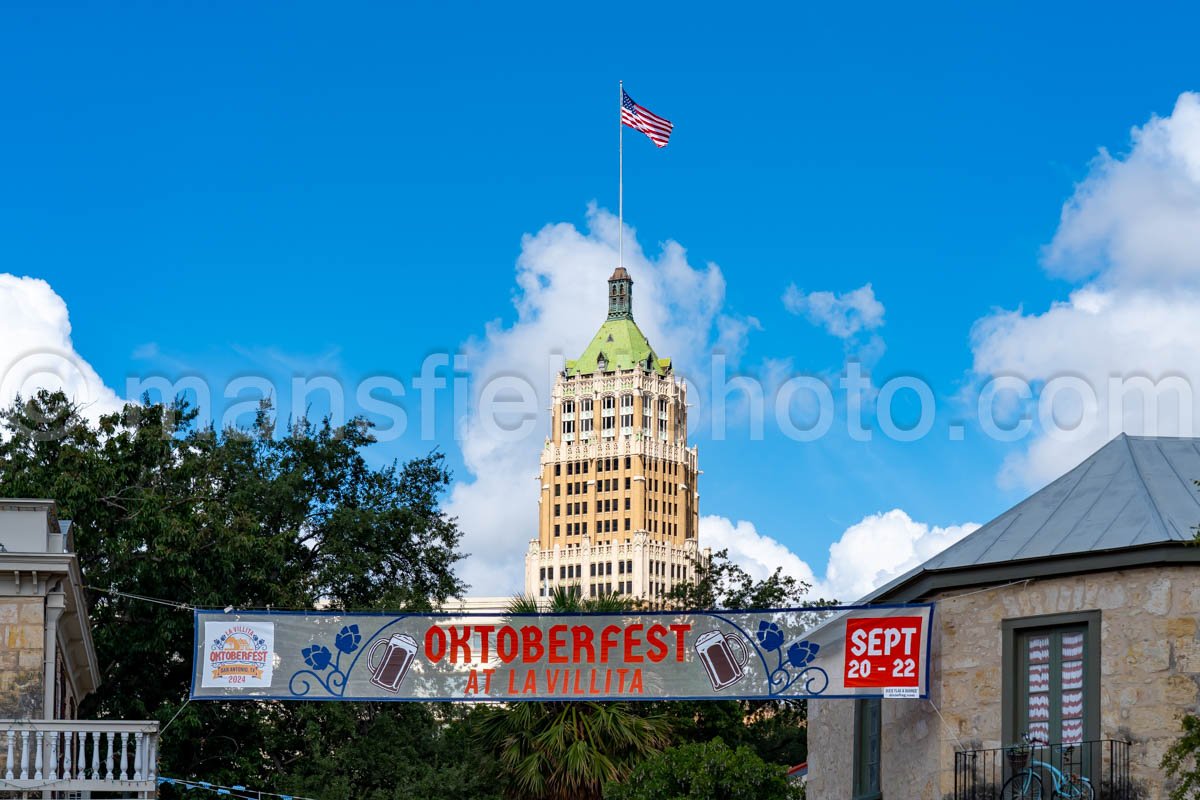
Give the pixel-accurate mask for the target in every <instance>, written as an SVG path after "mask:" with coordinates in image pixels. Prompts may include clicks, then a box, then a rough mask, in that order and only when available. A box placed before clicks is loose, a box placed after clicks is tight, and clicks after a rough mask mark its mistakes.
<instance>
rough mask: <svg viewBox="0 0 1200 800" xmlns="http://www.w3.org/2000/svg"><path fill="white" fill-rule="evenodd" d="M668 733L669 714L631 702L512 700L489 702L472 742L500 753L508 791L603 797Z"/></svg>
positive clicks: (575, 799)
mask: <svg viewBox="0 0 1200 800" xmlns="http://www.w3.org/2000/svg"><path fill="white" fill-rule="evenodd" d="M669 733H670V727H669V724H668V722H667V720H665V719H663V718H662V717H660V716H639V715H638V714H635V713H633V712H632V710H631V709H630V706H629V704H628V703H594V702H565V703H514V704H513V705H511V706H509V707H506V708H493V709H489V710H488V711H487V712H486V713H485V715H484V716H483V717H482V719H481V720H480V722H479V724H478V726H477V733H476V741H477V742H478V743H479V744H481V745H482V746H483V747H484V748H486V750H487V751H488V752H489V753H491V754H492V755H494V756H495V758H496V759H497V761H498V763H499V766H500V769H501V770H502V773H503V775H504V778H505V784H506V789H505V792H506V796H508V797H513V798H528V799H529V800H600V798H601V796H602V793H603V789H604V785H605V784H606V783H608V782H610V781H614V780H622V779H624V778H625V777H626V776H627V775H628V774H629V772H630V770H632V769H633V768H634V766H636V765H637V764H638V763H639V762H640V761H641V760H642V759H643V758H645V757H646V756H647V755H648V754H650V753H653V752H655V751H657V750H658V749H659V748H661V747H663V746H664V745H665V744H666V743H667V740H668V736H669Z"/></svg>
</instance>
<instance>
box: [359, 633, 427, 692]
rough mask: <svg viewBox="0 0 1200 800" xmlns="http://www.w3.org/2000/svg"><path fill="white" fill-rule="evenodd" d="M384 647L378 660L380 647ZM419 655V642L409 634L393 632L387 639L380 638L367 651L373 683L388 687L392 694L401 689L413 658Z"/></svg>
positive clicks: (368, 665)
mask: <svg viewBox="0 0 1200 800" xmlns="http://www.w3.org/2000/svg"><path fill="white" fill-rule="evenodd" d="M381 647H382V648H384V650H383V655H382V656H380V657H379V658H378V660H376V655H377V654H378V652H379V648H381ZM416 655H417V643H416V641H415V640H414V639H413V638H412V637H411V636H409V635H407V634H404V633H393V634H392V635H391V636H390V637H388V638H387V639H380V640H379V641H377V642H375V644H373V645H371V649H370V650H368V651H367V669H368V670H370V671H371V683H373V684H375V685H376V686H378V687H379V688H381V689H387V690H388V691H389V692H391V693H392V694H395V693H396V692H398V691H400V684H401V683H403V682H404V676H405V675H407V674H408V668H409V667H411V666H412V662H413V658H415V657H416Z"/></svg>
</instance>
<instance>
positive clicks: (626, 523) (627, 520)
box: [625, 517, 629, 530]
mask: <svg viewBox="0 0 1200 800" xmlns="http://www.w3.org/2000/svg"><path fill="white" fill-rule="evenodd" d="M625 530H629V517H626V518H625Z"/></svg>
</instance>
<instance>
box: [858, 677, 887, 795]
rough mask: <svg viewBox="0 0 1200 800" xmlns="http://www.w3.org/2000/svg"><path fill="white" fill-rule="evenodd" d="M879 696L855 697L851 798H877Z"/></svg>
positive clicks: (879, 722) (880, 726) (880, 725)
mask: <svg viewBox="0 0 1200 800" xmlns="http://www.w3.org/2000/svg"><path fill="white" fill-rule="evenodd" d="M881 717H882V715H881V714H880V704H879V698H877V697H874V698H871V699H869V700H867V699H864V700H855V701H854V800H877V798H879V796H880V795H879V751H880V747H879V739H880V733H881V731H882V727H883V726H882V724H881V723H882V719H881Z"/></svg>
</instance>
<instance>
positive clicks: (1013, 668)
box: [1001, 611, 1100, 775]
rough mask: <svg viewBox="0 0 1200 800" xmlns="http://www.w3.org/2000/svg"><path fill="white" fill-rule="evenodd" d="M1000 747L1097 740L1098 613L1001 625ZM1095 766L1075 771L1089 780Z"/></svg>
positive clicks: (1038, 618)
mask: <svg viewBox="0 0 1200 800" xmlns="http://www.w3.org/2000/svg"><path fill="white" fill-rule="evenodd" d="M1002 630H1003V634H1004V676H1003V677H1004V683H1003V687H1002V692H1003V696H1004V719H1003V721H1002V726H1001V727H1002V735H1004V736H1006V737H1008V738H1006V739H1005V741H1018V740H1019V739H1020V736H1021V734H1022V733H1025V732H1028V733H1029V735H1030V736H1031V737H1032V738H1034V739H1036V740H1037V741H1039V742H1045V743H1048V744H1064V745H1072V744H1074V745H1078V744H1079V743H1080V742H1083V741H1086V740H1091V739H1099V738H1100V720H1099V716H1100V714H1099V711H1100V612H1099V611H1087V612H1082V613H1078V614H1050V615H1044V616H1038V617H1026V618H1024V619H1011V620H1004V622H1003V623H1002ZM1096 768H1097V765H1095V764H1092V765H1087V764H1084V765H1076V770H1077V771H1079V772H1081V773H1082V774H1084V775H1090V774H1092V773H1093V772H1094V770H1095V769H1096Z"/></svg>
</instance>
